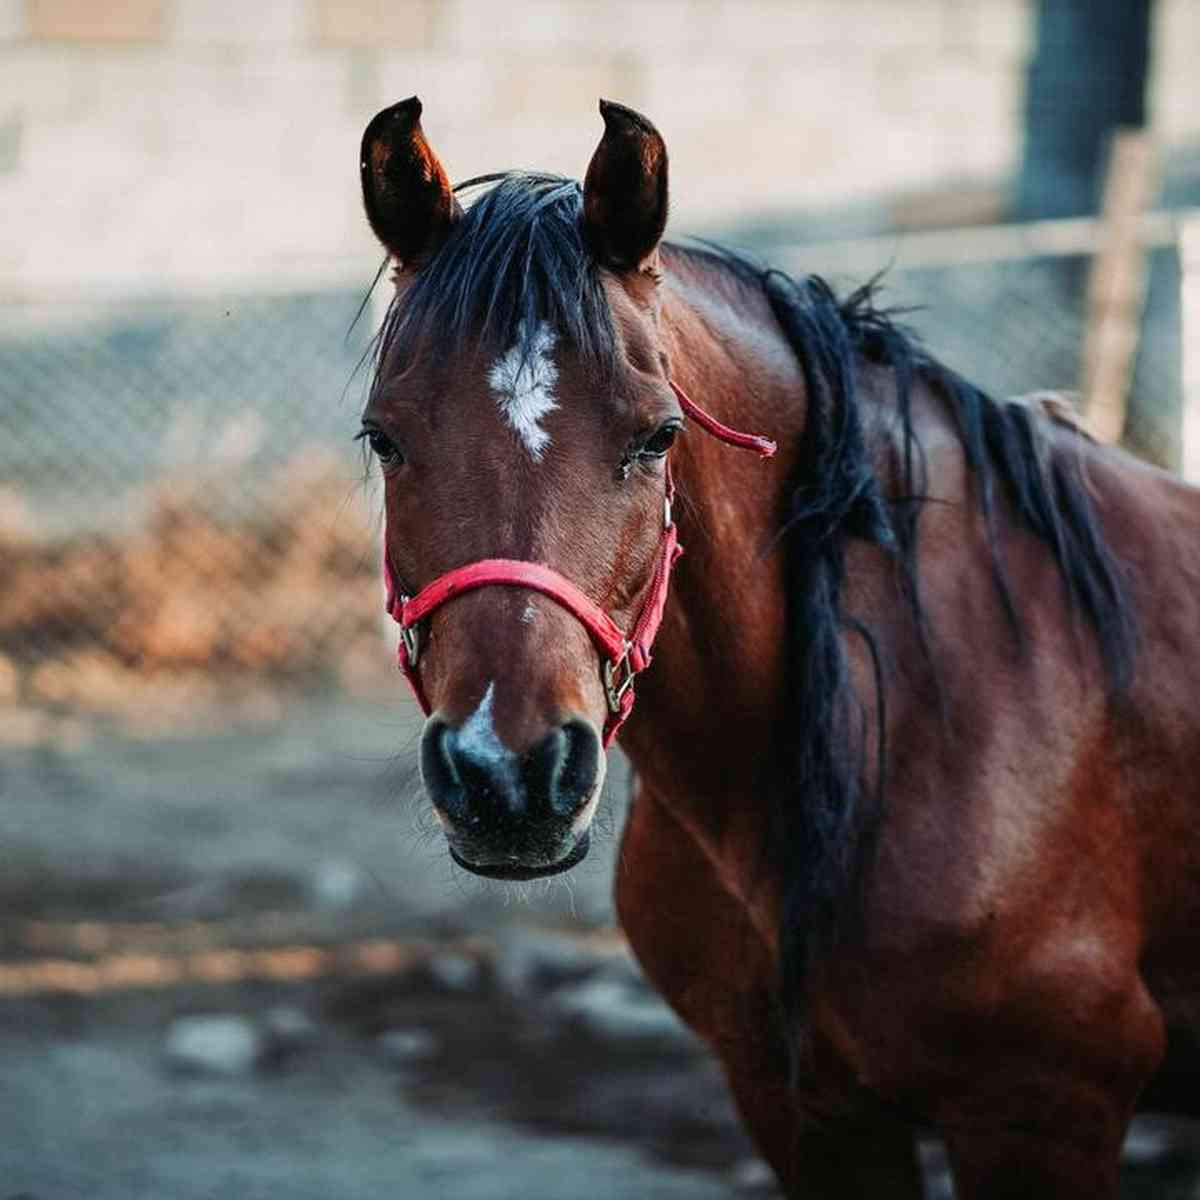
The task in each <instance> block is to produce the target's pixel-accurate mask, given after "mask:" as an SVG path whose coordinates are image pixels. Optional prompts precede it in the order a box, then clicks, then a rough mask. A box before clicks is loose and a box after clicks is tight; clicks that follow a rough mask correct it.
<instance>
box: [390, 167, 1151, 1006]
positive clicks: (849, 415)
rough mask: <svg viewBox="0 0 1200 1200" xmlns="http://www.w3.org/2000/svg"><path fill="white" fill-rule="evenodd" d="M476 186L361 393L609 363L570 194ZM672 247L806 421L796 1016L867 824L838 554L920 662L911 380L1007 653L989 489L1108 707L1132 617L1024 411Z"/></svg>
mask: <svg viewBox="0 0 1200 1200" xmlns="http://www.w3.org/2000/svg"><path fill="white" fill-rule="evenodd" d="M480 183H487V184H492V185H493V186H492V187H491V189H490V190H489V191H487V192H485V193H483V194H482V195H481V196H479V198H477V199H476V200H475V201H474V203H473V204H472V205H471V206H470V207H469V208H468V209H467V211H466V214H465V216H464V217H463V218H462V220H460V221H459V222H458V223H457V224H456V225H455V227H454V229H453V232H452V233H451V235H450V237H449V238H448V240H447V241H446V243H445V244H444V245H443V246H442V247H441V249H440V250H439V251H438V253H437V254H436V255H435V256H434V258H433V259H432V260H431V261H430V262H429V263H428V264H427V265H426V266H424V267H423V268H422V269H421V270H420V271H418V272H417V274H416V276H415V279H414V281H413V282H412V284H411V285H410V286H409V288H407V289H406V291H405V294H404V297H403V301H402V303H401V302H394V303H393V305H392V307H391V309H390V310H389V312H388V315H387V318H386V319H385V321H384V325H383V328H382V330H381V331H380V335H379V339H378V341H377V343H376V347H375V356H376V379H375V386H378V385H379V383H380V381H381V380H382V379H383V378H384V376H385V375H390V374H391V373H392V372H394V371H395V370H396V369H398V367H402V365H403V361H404V359H405V357H406V356H407V354H409V353H410V352H414V351H416V350H418V349H419V350H420V351H421V352H423V353H429V352H431V353H434V354H442V355H447V354H448V353H449V352H450V351H455V352H461V350H462V348H463V347H464V346H466V347H474V348H476V349H482V348H485V347H491V346H493V345H494V344H495V343H497V342H500V341H503V342H504V343H505V344H506V345H507V344H510V343H511V341H512V340H513V339H515V338H518V337H520V338H522V339H523V341H524V345H525V349H526V352H527V353H529V352H531V351H532V348H533V345H532V342H533V339H534V337H535V336H536V330H537V326H538V323H539V322H540V321H543V320H548V321H550V322H551V323H552V324H553V325H554V326H555V327H556V330H557V332H558V333H559V334H560V335H561V336H563V337H564V338H566V339H567V340H568V342H569V343H570V344H571V345H573V346H574V348H575V349H576V350H577V351H578V352H579V353H580V354H582V355H584V356H585V357H587V358H588V359H589V360H591V361H592V362H594V363H595V364H597V365H598V366H599V367H601V368H602V369H609V368H612V367H613V366H614V365H615V359H616V355H617V350H616V340H615V335H614V332H613V327H612V320H611V314H610V312H609V308H608V303H607V300H606V298H605V295H604V290H603V288H602V286H601V283H600V275H599V271H598V268H597V266H596V264H595V262H594V261H593V260H592V259H591V257H590V256H589V255H588V253H587V251H586V248H585V246H584V243H583V239H582V236H581V233H580V216H581V213H582V192H581V189H580V186H579V185H578V184H577V183H575V182H573V181H571V180H567V179H563V178H560V177H558V176H553V175H535V174H516V173H513V174H506V175H500V176H488V177H484V178H482V179H479V180H472V181H470V183H468V184H465V185H460V188H465V187H471V186H474V185H476V184H480ZM670 250H671V253H673V254H679V255H682V256H683V257H685V258H687V257H691V258H693V259H695V260H697V261H699V262H703V263H707V264H709V265H710V266H711V267H712V269H713V272H714V276H713V277H714V279H716V280H720V279H722V278H724V279H727V280H730V281H731V283H733V284H734V285H736V286H738V287H743V288H751V289H758V290H760V291H761V292H762V293H765V295H766V297H767V298H768V300H769V302H770V305H771V309H772V311H773V312H774V314H775V317H776V319H777V320H778V322H779V325H780V328H781V329H782V331H783V333H784V335H785V336H786V337H787V339H788V341H789V343H790V344H791V346H792V347H793V349H794V350H795V353H796V355H797V358H798V360H799V362H800V364H801V368H802V370H803V374H804V379H805V388H806V392H807V404H808V414H807V420H806V423H805V429H804V433H803V435H802V444H801V447H800V451H801V452H800V455H799V462H798V465H797V468H796V472H795V475H794V477H793V478H792V480H791V486H790V489H789V492H788V495H787V498H786V501H785V508H784V511H783V512H782V513H781V514H780V525H781V533H780V539H779V542H780V544H781V545H782V547H783V551H784V553H785V554H786V586H787V605H788V632H787V644H786V646H785V647H784V649H783V652H784V653H785V654H786V657H787V664H788V671H787V676H788V680H789V689H790V696H789V701H790V703H789V705H788V706H787V708H786V716H787V717H788V718H790V719H791V720H790V721H789V723H788V724H787V725H786V727H785V728H783V729H781V731H780V738H779V745H780V754H781V756H782V758H783V762H782V763H781V768H782V769H781V770H780V772H779V777H780V779H781V780H783V781H784V782H783V784H782V786H781V787H780V788H779V789H777V790H776V791H775V793H774V795H773V797H772V804H771V807H772V812H771V814H770V816H771V818H772V824H771V827H770V832H771V839H770V840H771V846H772V851H773V853H775V854H776V855H777V860H776V861H777V869H778V875H779V877H780V879H781V881H782V884H783V909H782V922H781V934H780V938H781V946H780V961H781V964H782V980H781V985H782V993H781V994H782V999H783V1003H784V1006H785V1009H786V1010H787V1011H788V1013H789V1015H790V1016H792V1017H795V1016H797V1015H799V1013H800V1012H801V1011H802V1008H803V1004H802V996H803V991H804V981H805V977H806V973H807V970H808V968H809V966H810V965H811V963H812V961H813V959H814V956H816V955H818V954H819V953H820V952H821V951H822V950H823V949H825V948H827V947H828V946H829V945H830V944H831V942H832V940H833V939H834V938H835V936H836V935H837V934H838V932H839V930H843V929H845V928H846V927H847V924H848V922H849V921H850V920H851V919H852V918H853V915H854V913H855V910H856V896H857V894H858V891H857V885H858V883H859V882H860V881H861V879H862V878H863V872H864V864H866V863H868V862H869V861H870V858H871V854H870V850H871V847H872V845H873V843H874V839H875V836H876V834H877V832H878V830H879V827H880V821H881V819H882V812H883V808H882V804H883V797H884V792H885V783H886V777H885V772H884V765H885V761H886V746H885V745H884V743H883V737H884V730H885V728H886V721H885V717H886V680H885V677H884V675H885V671H884V664H883V662H882V657H881V654H880V652H879V647H878V646H877V644H876V641H875V638H874V636H873V634H872V632H871V630H870V629H869V628H867V627H866V626H865V625H863V624H862V623H861V622H860V621H858V620H856V619H855V618H854V616H853V615H852V614H849V613H847V612H846V611H845V608H844V605H843V597H842V591H843V584H844V581H845V547H846V544H847V542H848V541H849V540H850V539H854V538H859V539H867V540H869V541H871V542H873V543H875V544H877V545H879V546H880V547H882V548H884V549H885V550H886V552H887V553H888V554H890V555H891V556H892V558H893V559H894V561H895V562H896V564H897V566H898V567H899V578H900V580H901V587H902V590H903V592H904V595H905V599H906V602H907V604H908V605H909V606H910V608H911V611H912V614H913V617H914V621H915V627H916V629H917V631H918V636H919V637H920V638H921V639H922V644H923V645H924V647H925V649H926V652H927V653H928V652H929V643H928V640H927V638H926V620H925V616H924V614H923V612H922V609H921V602H920V587H919V579H918V573H917V533H918V520H919V516H920V512H921V508H922V505H923V503H924V500H923V497H924V494H925V478H924V459H923V454H922V448H921V445H920V442H919V439H918V438H917V435H916V431H915V428H914V424H913V421H912V413H911V406H912V399H913V389H914V384H916V383H917V382H920V383H922V384H923V385H924V386H926V387H928V388H930V389H932V390H933V391H935V392H936V393H938V394H939V395H941V396H942V397H943V398H944V400H945V402H946V403H947V405H948V407H949V410H950V412H951V413H952V414H953V417H954V419H955V421H956V423H957V430H958V435H959V438H960V440H961V442H962V446H963V449H964V451H965V454H966V458H967V462H968V464H969V466H970V468H971V471H972V473H973V476H974V481H975V489H974V491H975V495H976V498H977V502H978V504H979V505H980V508H981V510H982V513H983V516H984V520H985V523H986V527H987V530H988V535H989V541H990V545H991V556H992V569H993V575H994V579H995V584H996V587H997V589H998V593H999V596H1000V598H1001V601H1002V605H1003V608H1004V611H1005V613H1006V618H1007V623H1008V626H1009V631H1010V633H1011V635H1012V636H1013V637H1014V640H1015V645H1016V649H1017V651H1018V652H1020V651H1021V650H1022V649H1023V646H1024V641H1023V638H1024V634H1023V624H1022V620H1021V610H1020V604H1019V600H1020V597H1019V596H1017V595H1015V594H1014V592H1013V588H1012V586H1011V584H1010V581H1009V579H1008V575H1007V573H1006V570H1005V565H1004V556H1003V553H1002V550H1001V545H1000V536H999V535H1000V529H999V523H1000V519H1001V518H1000V510H999V508H998V505H997V495H998V493H1001V492H1002V493H1003V494H1005V495H1006V496H1007V498H1008V501H1009V504H1010V505H1011V508H1012V511H1013V513H1014V516H1015V520H1016V521H1017V522H1018V523H1019V524H1020V525H1021V526H1023V527H1024V528H1025V529H1027V530H1029V531H1031V532H1032V533H1034V534H1035V535H1036V536H1037V537H1039V538H1040V539H1041V540H1042V541H1043V542H1044V543H1045V544H1046V546H1047V548H1048V550H1049V551H1050V553H1051V554H1052V555H1053V557H1054V560H1055V562H1056V563H1057V564H1058V567H1059V569H1060V572H1061V574H1062V578H1063V582H1064V586H1065V589H1066V592H1067V595H1068V597H1069V599H1070V601H1071V603H1072V604H1073V605H1074V606H1075V607H1076V608H1077V609H1078V610H1079V611H1081V612H1082V613H1083V614H1084V616H1085V617H1086V618H1087V620H1088V622H1089V623H1090V625H1091V627H1092V629H1093V632H1094V634H1095V636H1096V638H1097V641H1098V645H1099V648H1100V652H1101V655H1102V657H1103V661H1104V663H1105V667H1106V671H1107V674H1108V680H1109V686H1110V690H1111V692H1112V694H1113V695H1114V696H1119V695H1120V694H1121V693H1122V691H1123V689H1124V688H1125V686H1126V684H1127V681H1128V679H1129V675H1130V671H1131V668H1132V661H1133V656H1134V651H1135V645H1136V636H1135V631H1134V621H1133V615H1132V610H1131V607H1130V603H1129V601H1128V599H1127V597H1126V594H1125V591H1124V588H1123V586H1122V583H1121V577H1120V572H1119V570H1118V568H1117V566H1116V564H1115V562H1114V559H1113V557H1112V554H1111V552H1110V551H1109V549H1108V547H1107V544H1106V541H1105V538H1104V533H1103V530H1102V528H1101V526H1100V523H1099V521H1098V520H1097V518H1096V515H1095V514H1094V512H1093V511H1092V507H1091V504H1090V501H1089V498H1088V493H1087V490H1086V488H1085V486H1084V483H1083V481H1082V479H1081V476H1080V470H1079V466H1078V463H1077V461H1076V458H1075V456H1074V455H1070V454H1061V453H1055V452H1054V451H1053V450H1052V449H1051V447H1050V443H1049V440H1048V438H1047V436H1046V434H1045V431H1044V429H1043V428H1042V424H1041V419H1040V418H1039V417H1038V416H1037V415H1036V414H1035V413H1033V412H1032V411H1031V410H1030V409H1029V408H1028V407H1025V406H1021V405H1016V404H1011V403H1002V402H998V401H996V400H994V399H992V398H991V397H989V396H988V395H987V394H985V393H984V392H982V391H981V390H980V389H979V388H977V387H975V386H974V385H973V384H971V383H968V382H967V381H966V380H964V379H963V378H961V377H960V376H959V375H957V374H956V373H955V372H953V371H951V370H950V369H949V368H947V367H945V366H944V365H942V364H941V363H939V362H938V361H937V360H936V359H935V358H934V357H933V356H931V355H930V354H929V353H928V352H927V351H926V350H925V349H924V348H923V347H922V346H921V344H920V343H919V342H918V341H917V339H916V338H915V337H914V336H913V335H912V334H911V333H910V332H908V331H907V330H906V329H905V328H903V327H902V326H901V325H899V324H898V323H896V322H895V321H894V320H893V319H892V317H891V316H890V315H889V314H888V313H887V312H885V311H883V310H881V309H880V308H878V307H877V306H876V304H875V301H874V295H875V291H874V287H873V286H871V285H868V286H867V287H864V288H861V289H859V290H858V291H856V292H854V293H853V294H852V295H851V296H849V297H848V298H846V299H844V300H839V299H838V298H837V297H836V296H835V295H834V293H833V292H832V290H831V289H830V288H829V286H828V285H827V284H826V283H825V282H824V281H823V280H821V279H819V278H817V277H815V276H810V277H807V278H805V279H802V280H793V279H791V278H789V277H788V276H786V275H784V274H783V273H781V272H778V271H774V270H769V269H764V268H762V267H760V266H758V265H757V264H755V263H753V262H751V261H750V260H749V259H746V258H744V257H742V256H739V255H737V254H734V253H732V252H729V251H725V250H723V249H720V248H719V247H717V248H714V247H710V248H708V249H695V248H687V249H683V248H680V247H677V246H672V247H670ZM722 273H724V274H722ZM863 363H869V364H873V365H875V366H877V367H883V368H887V369H889V370H890V371H891V372H892V374H893V377H894V382H895V400H894V404H895V410H896V411H895V418H896V421H897V423H898V430H899V434H900V444H901V446H902V447H903V451H902V456H901V457H902V462H901V464H900V479H899V486H898V488H897V487H893V489H892V491H893V492H895V493H897V494H893V495H888V494H886V492H885V488H884V485H883V483H882V481H881V480H880V478H879V477H878V474H877V470H876V461H875V457H874V455H873V452H872V449H871V447H869V446H868V445H867V441H866V436H865V433H864V427H863V418H862V412H861V401H860V399H859V393H858V383H857V376H858V372H859V367H860V365H861V364H863ZM385 368H386V370H385ZM847 635H850V636H852V637H859V638H861V639H862V640H863V641H864V643H865V644H866V646H867V647H868V649H869V651H870V653H871V656H872V659H873V661H874V665H875V688H874V693H875V694H874V696H873V697H871V698H870V700H869V703H867V702H865V701H864V700H863V698H861V697H858V696H856V695H855V694H854V691H853V689H852V687H851V684H850V678H849V667H848V659H847V654H846V646H845V643H846V639H847ZM935 666H936V664H935ZM797 717H799V718H800V719H799V720H796V718H797ZM872 728H874V729H875V730H877V732H878V737H877V739H876V746H877V754H878V759H877V762H876V763H874V764H870V763H867V762H866V761H865V757H864V756H865V747H866V746H867V745H868V743H869V740H870V736H869V735H870V730H871V729H872ZM872 779H873V783H871V782H870V781H871V780H872Z"/></svg>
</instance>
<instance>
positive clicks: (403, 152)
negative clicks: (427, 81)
mask: <svg viewBox="0 0 1200 1200" xmlns="http://www.w3.org/2000/svg"><path fill="white" fill-rule="evenodd" d="M359 172H360V173H361V176H362V192H363V204H364V205H365V207H366V210H367V220H368V221H370V223H371V228H372V229H373V230H374V231H375V236H376V237H377V238H378V239H379V240H380V241H381V242H382V243H383V244H384V247H385V248H386V249H387V250H388V252H389V253H390V254H392V255H393V256H394V257H395V258H397V259H399V260H400V262H401V263H403V264H406V265H407V264H409V263H414V262H419V261H420V260H421V259H423V258H427V257H428V256H429V255H430V254H432V253H433V252H434V251H435V250H437V248H438V246H439V245H441V243H442V241H443V240H444V239H445V237H446V235H447V234H448V233H449V232H450V227H451V226H452V225H453V224H454V222H455V221H457V220H458V218H459V217H460V216H462V209H461V208H460V207H459V204H458V201H457V200H455V198H454V193H453V191H451V189H450V180H449V178H448V177H447V175H446V172H445V169H444V168H443V167H442V164H441V163H440V162H439V161H438V157H437V155H436V154H434V152H433V149H432V148H431V147H430V145H429V143H428V142H427V141H426V140H425V134H424V132H423V131H422V129H421V101H420V100H418V99H417V98H416V96H411V97H410V98H409V99H407V100H401V101H400V103H399V104H393V105H392V107H391V108H385V109H384V110H383V112H381V113H377V114H376V115H375V116H374V117H373V118H372V119H371V123H370V124H369V125H368V126H367V128H366V131H365V132H364V133H363V139H362V153H361V154H360V156H359Z"/></svg>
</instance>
